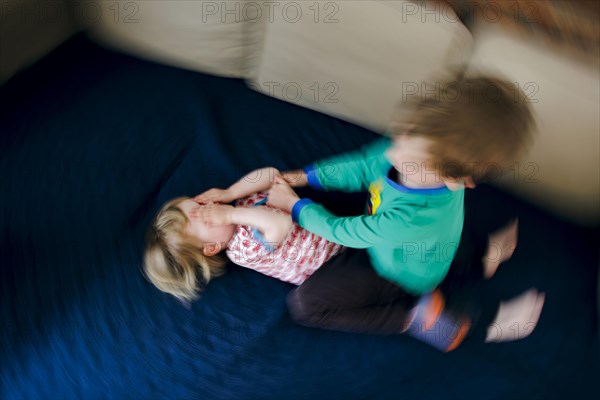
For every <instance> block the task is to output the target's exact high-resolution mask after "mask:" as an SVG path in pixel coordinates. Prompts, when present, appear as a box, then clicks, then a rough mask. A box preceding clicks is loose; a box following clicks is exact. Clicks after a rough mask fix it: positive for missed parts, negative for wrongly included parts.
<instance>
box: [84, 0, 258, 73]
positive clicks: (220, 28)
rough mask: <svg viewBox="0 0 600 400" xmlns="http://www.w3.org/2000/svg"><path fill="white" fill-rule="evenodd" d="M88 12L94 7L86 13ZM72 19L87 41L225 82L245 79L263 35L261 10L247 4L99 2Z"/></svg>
mask: <svg viewBox="0 0 600 400" xmlns="http://www.w3.org/2000/svg"><path fill="white" fill-rule="evenodd" d="M91 6H93V7H91ZM80 7H87V8H86V10H85V12H84V10H82V12H80V13H77V14H76V15H81V16H85V17H83V18H81V19H82V20H83V21H82V22H83V24H84V27H85V28H90V32H91V36H92V37H93V38H95V39H96V40H97V41H99V42H101V43H102V44H105V45H108V46H109V47H112V48H116V49H118V50H121V51H124V52H126V53H129V54H132V55H135V56H138V57H141V58H144V59H148V60H151V61H156V62H160V63H164V64H167V65H172V66H175V67H180V68H185V69H190V70H194V71H200V72H205V73H210V74H214V75H220V76H227V77H238V78H239V77H246V76H248V73H249V71H250V70H251V69H252V66H253V65H254V64H256V61H255V58H256V57H257V56H258V54H259V49H260V45H261V41H262V35H263V33H264V23H265V21H266V19H265V18H263V16H262V10H261V9H260V7H258V5H257V3H255V2H251V1H249V0H236V1H232V0H225V1H186V0H182V1H179V0H172V1H141V2H132V1H123V0H119V1H115V0H110V1H100V2H94V3H90V4H87V3H82V5H81V6H80Z"/></svg>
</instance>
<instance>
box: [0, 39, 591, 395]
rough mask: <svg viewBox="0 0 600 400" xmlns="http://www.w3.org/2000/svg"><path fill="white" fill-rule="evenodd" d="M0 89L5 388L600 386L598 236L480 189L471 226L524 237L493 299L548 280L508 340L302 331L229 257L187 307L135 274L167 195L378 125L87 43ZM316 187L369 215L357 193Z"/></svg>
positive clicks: (201, 390)
mask: <svg viewBox="0 0 600 400" xmlns="http://www.w3.org/2000/svg"><path fill="white" fill-rule="evenodd" d="M0 99H1V100H0V101H1V103H0V105H1V107H0V132H1V135H0V172H1V178H0V179H1V183H0V185H1V186H0V192H1V199H0V232H1V233H0V235H1V243H0V245H1V247H0V254H1V257H0V263H1V264H0V270H1V275H0V296H1V299H2V300H1V314H0V318H1V322H0V326H1V328H0V329H1V336H0V337H1V343H0V346H1V350H0V354H1V357H0V372H1V374H0V376H1V378H2V381H1V383H0V398H3V399H4V398H11V399H17V398H115V399H116V398H162V397H169V398H199V399H217V398H219V399H305V398H317V399H320V398H327V399H336V398H339V399H348V398H362V399H364V398H369V399H371V398H381V399H390V398H398V399H421V398H440V399H454V398H467V399H483V398H490V399H507V398H526V399H531V398H540V399H542V398H563V397H566V396H569V397H572V396H576V397H577V396H578V397H579V398H586V397H588V396H589V397H594V396H596V398H598V397H597V396H598V395H599V393H598V384H597V383H596V376H594V374H596V373H597V372H595V368H597V359H598V346H597V332H596V327H597V321H596V318H597V317H596V315H597V314H596V312H595V299H596V297H595V296H596V288H595V282H596V277H597V275H596V274H597V266H598V255H597V252H596V249H595V247H594V246H595V243H594V241H595V240H596V239H597V236H596V235H597V231H588V230H586V229H582V228H578V227H575V226H572V225H569V224H567V223H564V222H561V221H560V220H558V219H556V218H554V217H552V216H549V215H547V214H544V213H543V212H541V211H539V210H536V209H535V208H533V207H531V206H529V205H527V204H525V203H522V202H520V201H517V200H515V199H513V198H512V197H510V196H508V195H506V194H504V193H501V192H499V191H498V190H496V189H493V188H491V187H486V186H483V187H480V188H478V189H476V190H474V191H469V192H468V193H467V210H468V212H471V213H473V215H474V216H475V218H481V219H482V221H483V219H485V218H491V219H493V217H494V213H495V210H498V209H502V208H505V209H506V208H509V209H511V210H513V211H515V212H516V213H517V214H518V215H519V216H520V227H521V231H520V242H519V247H518V248H517V251H516V252H515V255H514V257H513V259H512V260H511V261H509V262H508V263H506V264H504V265H503V266H501V268H500V270H499V272H498V274H497V276H496V277H495V278H494V279H493V280H492V281H490V283H489V285H488V288H487V290H486V296H488V297H489V298H490V299H491V300H494V299H496V300H500V299H506V298H510V297H512V296H514V295H516V294H518V293H520V292H522V291H523V290H524V289H527V288H529V287H531V286H535V287H537V288H538V289H540V290H543V291H545V292H546V299H547V300H546V305H545V308H544V310H543V312H542V315H541V319H540V322H539V324H538V327H537V329H536V330H535V331H534V332H533V334H532V335H531V336H530V337H528V338H527V339H525V340H522V341H519V342H514V343H503V344H483V343H481V342H480V341H476V340H467V341H466V342H465V343H464V344H463V345H462V346H461V347H460V348H459V349H458V350H456V351H454V352H452V353H449V354H442V353H439V352H438V351H436V350H435V349H432V348H430V347H428V346H427V345H425V344H422V343H420V342H417V341H416V340H414V339H412V338H410V337H405V336H375V335H359V334H349V333H341V332H330V331H322V330H317V329H309V328H304V327H301V326H297V325H295V324H294V323H293V322H292V321H291V320H290V318H289V316H288V314H287V311H286V307H285V296H286V293H287V292H288V291H289V290H290V289H292V288H293V286H292V285H290V284H287V283H283V282H279V281H276V280H274V279H271V278H268V277H265V276H262V275H260V274H258V273H256V272H254V271H251V270H247V269H244V268H241V267H237V266H235V265H229V266H228V271H227V273H226V274H225V275H224V276H223V277H222V278H218V279H216V280H215V281H213V282H211V284H210V285H209V287H208V290H207V291H206V292H205V293H204V295H203V297H202V299H201V300H200V301H198V302H196V303H194V304H193V305H192V307H191V308H189V309H188V308H186V307H184V306H182V305H181V304H180V303H178V302H177V301H176V300H174V299H173V298H171V297H169V296H168V295H165V294H163V293H161V292H159V291H158V290H156V289H155V288H154V287H153V286H152V285H151V284H150V283H149V282H147V281H146V280H145V279H144V278H143V276H142V274H141V273H140V271H141V255H142V251H143V235H144V231H145V230H146V228H147V226H148V223H149V221H150V220H151V218H152V217H153V214H154V213H155V212H156V211H157V209H158V207H159V206H160V205H161V204H162V203H163V202H164V201H166V200H168V199H170V198H172V197H175V196H180V195H193V194H196V193H199V192H202V191H203V190H205V189H207V188H210V187H214V186H219V187H223V186H226V185H229V184H231V183H232V182H234V181H235V180H236V179H237V178H239V177H240V176H242V175H243V174H244V173H246V172H248V171H250V170H252V169H254V168H257V167H261V166H266V165H272V166H275V167H278V168H280V169H288V168H298V167H301V166H304V165H305V164H307V163H309V162H311V161H313V160H315V159H317V158H320V157H324V156H327V155H330V154H334V153H338V152H342V151H347V150H351V149H354V148H357V147H359V146H360V145H361V144H363V143H366V142H368V141H370V140H372V139H374V138H375V135H374V134H373V133H372V132H369V131H367V130H365V129H362V128H359V127H357V126H354V125H352V124H349V123H346V122H343V121H340V120H338V119H335V118H332V117H329V116H325V115H322V114H320V113H317V112H314V111H310V110H307V109H303V108H301V107H297V106H295V105H292V104H288V103H284V102H281V101H279V100H276V99H273V98H269V97H267V96H264V95H262V94H259V93H256V92H253V91H251V90H249V89H248V88H247V87H246V86H245V84H244V83H243V82H242V81H241V80H237V79H227V78H219V77H213V76H208V75H203V74H199V73H194V72H189V71H184V70H180V69H176V68H171V67H166V66H161V65H158V64H154V63H150V62H145V61H140V60H137V59H134V58H131V57H128V56H125V55H121V54H118V53H115V52H112V51H108V50H106V49H103V48H101V47H98V46H97V45H95V44H93V43H92V42H91V41H89V40H88V39H87V38H86V37H85V36H83V35H78V36H75V37H74V38H72V39H71V40H70V41H68V42H67V43H65V44H64V45H62V46H61V47H60V48H58V49H57V50H55V51H54V52H53V53H51V54H50V55H48V56H47V57H46V58H44V59H43V60H41V61H40V62H38V63H37V64H36V65H34V66H33V67H32V68H30V69H28V70H26V71H24V72H23V73H21V74H19V75H17V76H16V77H14V78H13V79H12V80H11V81H9V82H8V83H7V84H5V85H4V86H3V87H2V88H0ZM310 195H311V196H312V197H313V198H315V199H316V200H318V201H322V202H324V203H325V204H326V205H327V206H328V207H330V208H331V209H332V210H334V211H335V212H337V213H340V214H345V213H346V214H352V213H355V214H356V213H360V212H361V211H362V207H363V201H364V195H352V196H347V195H340V194H318V193H312V192H310ZM342 199H343V200H342ZM469 210H470V211H469Z"/></svg>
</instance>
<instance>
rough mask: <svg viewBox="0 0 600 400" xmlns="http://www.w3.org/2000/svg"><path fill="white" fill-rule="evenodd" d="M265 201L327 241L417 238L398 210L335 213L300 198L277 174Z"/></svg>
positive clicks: (367, 243)
mask: <svg viewBox="0 0 600 400" xmlns="http://www.w3.org/2000/svg"><path fill="white" fill-rule="evenodd" d="M268 204H269V205H271V206H273V207H275V208H279V209H281V210H284V211H287V212H289V213H291V214H292V218H293V220H294V221H296V222H297V223H298V224H299V225H300V226H301V227H303V228H305V229H307V230H309V231H310V232H313V233H315V234H317V235H319V236H321V237H323V238H325V239H327V240H329V241H330V242H335V243H338V244H341V245H343V246H346V247H353V248H356V249H362V248H367V247H372V246H390V245H397V243H399V242H403V241H409V242H411V243H412V242H414V241H415V240H417V238H416V237H414V236H411V235H414V233H413V230H411V229H409V226H408V224H407V221H410V220H411V217H410V216H409V215H403V214H402V212H401V211H400V210H391V211H390V212H386V213H382V214H376V215H362V216H356V217H338V216H336V215H333V214H332V213H331V212H329V211H328V210H326V209H325V207H323V206H322V205H319V204H315V203H313V202H312V201H311V200H309V199H302V200H301V199H300V198H299V197H298V195H297V194H296V193H295V192H294V190H293V189H292V188H291V187H290V186H289V185H288V184H287V182H286V181H285V179H284V178H277V179H276V180H275V185H273V187H272V188H271V189H270V190H269V201H268Z"/></svg>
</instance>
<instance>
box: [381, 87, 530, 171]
mask: <svg viewBox="0 0 600 400" xmlns="http://www.w3.org/2000/svg"><path fill="white" fill-rule="evenodd" d="M434 86H435V88H433V89H432V90H428V91H427V96H421V98H419V99H415V98H414V97H413V98H411V99H410V100H409V101H408V102H406V103H404V104H402V107H401V110H399V113H398V116H406V117H404V118H402V117H400V118H398V117H397V118H396V120H395V121H393V125H392V134H396V135H397V134H402V133H405V134H408V135H420V136H424V137H426V138H427V139H429V140H431V141H432V142H433V143H432V145H431V147H430V148H429V152H430V153H431V156H432V161H433V162H434V163H435V166H436V169H437V170H438V171H440V173H441V175H442V176H443V177H444V178H450V179H457V178H460V177H464V176H470V177H472V178H474V179H476V180H482V179H486V178H490V176H489V171H490V168H489V167H490V166H492V165H494V164H495V166H496V167H499V168H500V171H502V169H503V168H505V167H507V166H508V165H509V164H510V163H514V162H516V161H517V160H518V159H519V158H520V157H522V156H523V155H524V153H525V151H526V150H527V149H528V148H529V146H530V144H531V140H532V132H533V130H534V128H535V120H534V118H533V114H532V112H531V109H530V107H529V104H528V98H527V96H526V95H525V93H524V92H523V91H522V90H521V89H520V88H519V87H518V86H516V85H513V84H511V83H510V82H508V81H506V80H504V79H499V78H492V77H472V78H464V79H460V80H457V81H453V82H447V83H445V84H441V83H436V84H434ZM423 97H424V98H423Z"/></svg>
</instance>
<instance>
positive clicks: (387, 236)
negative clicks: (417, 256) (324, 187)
mask: <svg viewBox="0 0 600 400" xmlns="http://www.w3.org/2000/svg"><path fill="white" fill-rule="evenodd" d="M410 220H411V215H410V212H409V211H408V210H402V209H393V210H388V211H385V212H383V213H381V214H376V215H361V216H353V217H338V216H336V215H334V214H332V213H330V212H329V211H327V209H325V207H323V206H322V205H320V204H315V203H310V204H303V205H302V207H301V209H300V210H298V223H299V224H300V226H301V227H303V228H305V229H306V230H308V231H310V232H313V233H315V234H317V235H319V236H321V237H323V238H325V239H327V240H329V241H330V242H335V243H339V244H341V245H343V246H346V247H353V248H356V249H364V248H368V247H372V246H388V245H389V246H394V245H397V244H398V243H401V242H403V241H406V240H411V237H410V236H411V235H409V231H410V229H409V226H408V224H407V223H406V221H410Z"/></svg>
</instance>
